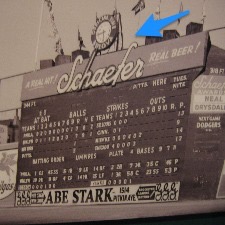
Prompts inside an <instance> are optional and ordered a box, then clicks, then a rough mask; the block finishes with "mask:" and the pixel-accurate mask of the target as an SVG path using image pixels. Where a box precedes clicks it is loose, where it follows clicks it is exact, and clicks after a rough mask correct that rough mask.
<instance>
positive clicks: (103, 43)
mask: <svg viewBox="0 0 225 225" xmlns="http://www.w3.org/2000/svg"><path fill="white" fill-rule="evenodd" d="M118 31H119V25H118V22H117V21H116V18H115V17H114V16H112V15H104V16H102V17H100V18H99V19H98V20H97V22H96V25H95V26H94V28H93V30H92V35H91V41H92V43H93V45H94V48H95V49H96V50H98V51H102V50H105V49H107V48H109V47H110V46H111V45H112V44H113V43H114V41H115V39H116V37H117V35H118Z"/></svg>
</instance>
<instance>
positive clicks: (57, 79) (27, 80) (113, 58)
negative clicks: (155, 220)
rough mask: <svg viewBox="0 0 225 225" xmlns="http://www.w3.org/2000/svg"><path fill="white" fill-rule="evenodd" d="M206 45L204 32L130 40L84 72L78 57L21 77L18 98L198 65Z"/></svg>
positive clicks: (98, 58)
mask: <svg viewBox="0 0 225 225" xmlns="http://www.w3.org/2000/svg"><path fill="white" fill-rule="evenodd" d="M207 44H208V33H207V32H202V33H199V34H195V35H191V36H187V37H182V38H179V39H176V40H170V41H169V43H168V42H167V41H166V42H162V43H158V44H154V45H148V46H141V47H138V46H137V44H136V43H132V44H131V45H130V47H129V48H128V49H127V50H123V51H118V52H115V53H111V54H106V55H102V56H98V57H96V59H95V61H94V62H93V65H92V67H91V68H90V70H89V71H85V68H86V66H87V63H88V60H83V58H82V56H78V57H77V58H76V60H75V61H74V63H73V64H72V63H71V64H65V65H61V66H58V67H53V68H49V69H45V70H40V71H38V72H35V73H34V72H32V73H30V74H27V75H26V76H24V80H23V89H22V101H24V100H29V99H35V98H40V97H45V96H51V95H57V94H62V93H66V92H71V91H80V90H83V89H88V88H93V87H98V86H102V85H112V86H113V85H116V84H117V83H119V82H124V81H128V80H133V79H140V78H144V77H148V76H154V75H158V74H164V73H170V72H175V71H180V70H185V69H191V68H198V67H202V66H204V65H205V59H206V50H207ZM84 71H85V72H84Z"/></svg>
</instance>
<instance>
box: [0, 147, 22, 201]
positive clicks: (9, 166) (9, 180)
mask: <svg viewBox="0 0 225 225" xmlns="http://www.w3.org/2000/svg"><path fill="white" fill-rule="evenodd" d="M17 158H18V150H17V149H13V150H8V151H1V152H0V200H1V199H4V198H6V197H8V196H9V195H10V194H12V193H13V192H14V190H15V186H16V174H17Z"/></svg>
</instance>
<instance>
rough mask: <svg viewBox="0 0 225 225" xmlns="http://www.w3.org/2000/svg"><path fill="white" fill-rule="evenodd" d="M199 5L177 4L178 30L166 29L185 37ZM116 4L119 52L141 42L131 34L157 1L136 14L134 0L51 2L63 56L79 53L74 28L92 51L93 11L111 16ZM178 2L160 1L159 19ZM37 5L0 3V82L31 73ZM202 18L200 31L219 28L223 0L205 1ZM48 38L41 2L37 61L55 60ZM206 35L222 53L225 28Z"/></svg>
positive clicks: (16, 0) (191, 0)
mask: <svg viewBox="0 0 225 225" xmlns="http://www.w3.org/2000/svg"><path fill="white" fill-rule="evenodd" d="M203 1H204V0H182V2H183V6H184V10H187V9H189V10H190V12H191V13H190V15H189V16H187V17H186V18H184V19H182V20H181V23H180V25H179V26H177V22H175V23H174V24H173V25H171V26H169V27H166V29H169V28H171V29H177V30H178V32H179V33H180V34H181V35H185V30H186V25H187V24H188V23H189V22H190V21H192V22H201V19H202V6H203ZM115 2H116V5H117V10H118V11H119V12H120V13H121V15H122V25H123V33H124V48H127V47H128V46H129V44H130V43H131V42H133V41H137V42H138V43H139V44H140V45H143V44H144V38H143V37H139V38H136V37H135V33H136V31H137V30H138V28H139V27H140V26H141V25H142V24H143V23H144V22H145V20H146V19H147V18H148V17H149V16H150V14H152V13H154V12H155V10H156V8H157V5H158V4H159V0H145V3H146V8H145V9H144V10H143V11H142V12H141V13H139V14H138V15H136V16H134V12H132V11H131V9H132V8H133V6H134V5H135V4H136V3H137V2H138V0H52V3H53V11H54V15H55V23H56V26H57V29H58V31H59V34H60V36H61V39H62V46H63V49H64V53H65V54H66V55H71V52H72V51H74V50H76V49H78V46H79V43H78V39H77V30H78V26H79V29H80V32H81V36H82V37H83V40H84V44H85V45H86V47H87V48H86V50H90V51H91V50H92V49H93V47H92V43H91V40H90V36H91V30H92V28H93V26H94V24H95V17H96V12H97V14H98V16H101V15H103V14H108V13H112V11H113V10H114V6H115ZM180 2H181V0H162V3H161V17H162V18H164V17H167V16H171V15H173V14H176V13H178V11H179V8H180ZM41 4H42V1H41V0H0V28H1V32H0V51H1V55H0V78H3V77H7V76H11V75H15V74H21V73H24V72H29V71H32V70H34V68H35V54H36V45H37V39H38V27H39V22H40V14H41ZM206 15H207V17H206V21H205V25H204V30H208V29H212V28H217V27H224V26H225V0H206ZM51 34H52V27H51V23H50V19H49V12H48V8H47V6H46V4H44V10H43V16H42V26H41V34H40V42H39V50H38V62H39V61H40V59H54V58H55V57H56V56H57V53H56V52H55V51H54V46H55V39H54V38H51V37H49V36H50V35H51ZM210 34H211V39H212V43H213V44H214V45H216V46H218V47H221V48H223V49H225V29H223V30H220V31H216V32H211V33H210ZM38 66H39V64H38Z"/></svg>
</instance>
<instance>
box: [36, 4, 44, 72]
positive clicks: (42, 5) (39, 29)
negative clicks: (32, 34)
mask: <svg viewBox="0 0 225 225" xmlns="http://www.w3.org/2000/svg"><path fill="white" fill-rule="evenodd" d="M43 7H44V0H42V3H41V15H40V22H39V28H38V38H37V45H36V53H35V61H34V71H36V69H37V58H38V47H39V40H40V33H41V23H42V15H43Z"/></svg>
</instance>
